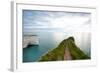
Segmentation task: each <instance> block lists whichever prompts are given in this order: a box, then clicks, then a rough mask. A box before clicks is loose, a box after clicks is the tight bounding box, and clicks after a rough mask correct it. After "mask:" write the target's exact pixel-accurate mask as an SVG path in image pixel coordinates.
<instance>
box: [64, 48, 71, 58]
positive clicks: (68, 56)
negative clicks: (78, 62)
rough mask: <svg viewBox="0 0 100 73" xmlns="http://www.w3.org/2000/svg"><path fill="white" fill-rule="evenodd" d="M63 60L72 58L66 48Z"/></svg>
mask: <svg viewBox="0 0 100 73" xmlns="http://www.w3.org/2000/svg"><path fill="white" fill-rule="evenodd" d="M64 60H72V56H71V53H70V51H69V49H68V48H66V50H65V54H64Z"/></svg>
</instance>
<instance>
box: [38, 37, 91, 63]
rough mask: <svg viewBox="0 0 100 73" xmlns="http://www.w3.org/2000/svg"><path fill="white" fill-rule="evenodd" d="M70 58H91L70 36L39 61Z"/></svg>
mask: <svg viewBox="0 0 100 73" xmlns="http://www.w3.org/2000/svg"><path fill="white" fill-rule="evenodd" d="M67 57H68V58H67ZM69 59H72V60H81V59H90V57H88V56H87V55H86V54H85V53H84V52H83V51H82V50H81V49H80V48H79V47H77V45H76V44H75V40H74V37H69V38H67V39H65V40H63V41H62V42H61V43H60V44H59V45H58V47H56V48H54V49H53V50H52V51H50V52H48V53H47V54H46V55H44V56H42V57H41V59H40V60H39V61H56V60H57V61H59V60H69Z"/></svg>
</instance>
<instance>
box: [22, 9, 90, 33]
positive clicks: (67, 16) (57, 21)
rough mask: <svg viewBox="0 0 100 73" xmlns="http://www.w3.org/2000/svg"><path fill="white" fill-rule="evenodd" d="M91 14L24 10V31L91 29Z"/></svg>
mask: <svg viewBox="0 0 100 73" xmlns="http://www.w3.org/2000/svg"><path fill="white" fill-rule="evenodd" d="M90 26H91V14H90V13H82V12H60V11H39V10H23V32H24V33H26V34H27V33H30V32H31V33H32V32H34V31H39V30H40V31H42V30H46V31H47V30H49V31H52V30H55V31H58V30H63V31H68V30H77V29H78V30H82V31H83V30H85V31H86V30H87V31H89V30H90Z"/></svg>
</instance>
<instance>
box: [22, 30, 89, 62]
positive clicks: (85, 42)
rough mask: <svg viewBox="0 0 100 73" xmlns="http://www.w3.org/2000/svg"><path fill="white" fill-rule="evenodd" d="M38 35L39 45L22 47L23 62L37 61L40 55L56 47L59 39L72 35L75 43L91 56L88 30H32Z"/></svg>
mask: <svg viewBox="0 0 100 73" xmlns="http://www.w3.org/2000/svg"><path fill="white" fill-rule="evenodd" d="M34 35H37V36H38V37H39V45H34V46H29V47H27V48H24V49H23V62H24V63H27V62H37V61H38V60H39V59H40V58H41V56H43V55H45V54H46V53H48V51H50V50H53V49H54V48H56V47H57V46H58V45H59V43H60V42H61V41H63V40H64V39H67V38H68V37H70V36H73V37H74V39H75V42H76V45H77V46H78V47H79V48H80V49H81V50H82V51H84V52H85V53H86V54H87V55H88V56H91V34H90V33H89V32H74V33H73V32H70V33H66V32H41V31H40V32H34Z"/></svg>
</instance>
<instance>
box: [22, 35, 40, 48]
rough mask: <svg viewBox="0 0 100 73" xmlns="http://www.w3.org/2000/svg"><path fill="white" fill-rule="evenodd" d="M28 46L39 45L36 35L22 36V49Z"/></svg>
mask: <svg viewBox="0 0 100 73" xmlns="http://www.w3.org/2000/svg"><path fill="white" fill-rule="evenodd" d="M28 45H39V38H38V36H37V35H24V36H23V48H26V47H27V46H28Z"/></svg>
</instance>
